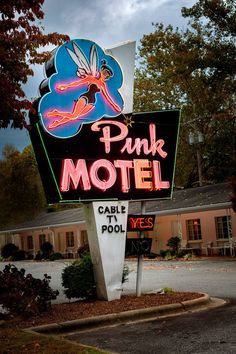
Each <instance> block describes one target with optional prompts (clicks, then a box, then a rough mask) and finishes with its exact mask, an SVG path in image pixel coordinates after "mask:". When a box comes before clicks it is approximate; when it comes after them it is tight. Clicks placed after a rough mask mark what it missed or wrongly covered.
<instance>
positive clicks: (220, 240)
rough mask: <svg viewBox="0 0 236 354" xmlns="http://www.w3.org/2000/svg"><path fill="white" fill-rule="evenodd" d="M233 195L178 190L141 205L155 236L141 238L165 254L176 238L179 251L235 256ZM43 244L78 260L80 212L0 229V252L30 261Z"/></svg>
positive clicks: (216, 188) (82, 240)
mask: <svg viewBox="0 0 236 354" xmlns="http://www.w3.org/2000/svg"><path fill="white" fill-rule="evenodd" d="M231 195H232V191H231V188H230V185H229V184H228V183H221V184H216V185H208V186H203V187H196V188H189V189H182V190H176V191H174V193H173V198H172V199H171V200H164V199H163V200H156V201H155V200H153V201H147V202H145V213H146V214H148V215H155V224H154V228H153V231H144V236H145V237H148V238H151V239H152V247H151V252H152V253H155V254H159V253H160V251H161V250H166V249H168V247H167V246H166V244H167V241H168V240H169V238H170V237H172V236H179V237H180V239H181V249H186V250H187V251H189V252H192V253H194V254H196V255H208V256H214V255H222V256H236V213H235V212H234V211H233V209H232V203H231V201H230V198H231ZM140 212H141V203H140V202H129V214H135V215H137V214H140ZM127 237H128V238H135V237H139V233H138V232H137V231H134V232H128V235H127ZM45 241H49V242H50V243H51V244H52V245H53V250H54V252H60V253H62V254H63V256H64V257H65V258H77V257H78V249H79V248H80V247H82V246H84V245H87V244H88V237H87V230H86V224H85V221H84V214H83V208H76V209H67V210H64V211H59V212H47V213H46V212H44V213H41V214H40V215H38V216H37V217H36V218H35V219H34V220H29V221H26V222H24V223H22V224H19V225H14V226H12V227H7V228H5V229H1V230H0V249H1V248H2V247H3V246H4V245H5V244H7V243H9V242H11V243H14V244H15V245H16V246H18V247H19V249H22V250H24V251H26V252H27V254H28V255H31V258H32V257H35V255H36V254H37V252H38V251H39V250H40V247H41V245H42V244H43V243H44V242H45Z"/></svg>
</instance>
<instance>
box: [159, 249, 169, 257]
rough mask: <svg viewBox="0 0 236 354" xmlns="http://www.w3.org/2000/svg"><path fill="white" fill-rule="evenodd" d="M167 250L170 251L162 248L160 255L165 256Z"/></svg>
mask: <svg viewBox="0 0 236 354" xmlns="http://www.w3.org/2000/svg"><path fill="white" fill-rule="evenodd" d="M167 252H168V251H166V250H160V256H161V258H165V256H166V253H167Z"/></svg>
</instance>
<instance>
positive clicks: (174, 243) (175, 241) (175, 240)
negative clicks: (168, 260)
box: [166, 236, 181, 255]
mask: <svg viewBox="0 0 236 354" xmlns="http://www.w3.org/2000/svg"><path fill="white" fill-rule="evenodd" d="M180 242H181V240H180V238H179V237H178V236H173V237H171V238H170V239H169V240H168V242H167V244H166V246H168V247H170V249H171V250H172V251H173V252H174V254H175V255H178V252H179V247H180Z"/></svg>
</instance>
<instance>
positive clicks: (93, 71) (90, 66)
mask: <svg viewBox="0 0 236 354" xmlns="http://www.w3.org/2000/svg"><path fill="white" fill-rule="evenodd" d="M73 49H74V52H73V51H72V50H70V49H69V48H67V51H68V53H69V55H70V56H71V58H72V60H73V61H74V62H75V64H76V65H77V67H78V69H77V76H78V77H79V78H80V79H79V80H78V81H73V82H70V83H67V84H58V85H57V86H56V89H57V91H61V92H62V91H65V90H67V89H73V88H76V87H79V86H83V85H88V90H87V91H86V92H85V93H82V94H81V95H80V97H79V98H78V100H76V101H75V104H74V107H73V109H72V111H71V112H64V111H59V110H57V109H54V110H51V111H49V112H47V115H46V116H47V117H48V118H51V117H55V116H58V117H62V118H61V119H60V120H54V121H53V122H52V123H50V124H49V126H48V129H54V128H57V127H59V126H61V125H63V124H67V123H68V122H71V121H74V120H80V118H81V117H83V116H85V115H86V114H88V113H89V112H91V111H92V110H93V109H94V108H95V104H96V94H97V93H99V92H100V93H102V94H103V96H104V97H105V99H106V101H107V103H108V104H110V105H111V107H112V108H113V109H114V110H115V111H116V112H117V113H120V112H121V110H122V109H121V107H120V106H119V105H118V104H116V102H115V101H114V100H113V99H112V97H111V96H110V94H109V92H108V90H107V87H106V81H107V80H109V79H110V78H111V77H112V76H113V71H112V69H111V68H110V67H109V66H108V65H107V63H106V60H102V65H101V67H100V70H99V71H98V70H97V61H98V54H97V49H96V47H95V45H92V47H91V49H90V63H88V61H87V59H86V57H85V56H84V54H83V52H82V50H81V49H80V48H79V46H77V45H76V43H75V42H73Z"/></svg>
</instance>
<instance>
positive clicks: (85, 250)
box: [77, 245, 89, 258]
mask: <svg viewBox="0 0 236 354" xmlns="http://www.w3.org/2000/svg"><path fill="white" fill-rule="evenodd" d="M88 252H89V245H84V246H80V247H79V248H78V251H77V253H78V255H79V257H80V258H82V257H83V256H84V255H86V254H87V253H88Z"/></svg>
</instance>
